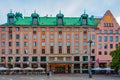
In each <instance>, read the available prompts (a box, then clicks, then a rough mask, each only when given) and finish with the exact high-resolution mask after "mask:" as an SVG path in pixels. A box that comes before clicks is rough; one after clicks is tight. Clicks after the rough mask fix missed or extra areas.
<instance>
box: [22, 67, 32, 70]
mask: <svg viewBox="0 0 120 80" xmlns="http://www.w3.org/2000/svg"><path fill="white" fill-rule="evenodd" d="M24 70H33V68H31V67H26V68H24Z"/></svg>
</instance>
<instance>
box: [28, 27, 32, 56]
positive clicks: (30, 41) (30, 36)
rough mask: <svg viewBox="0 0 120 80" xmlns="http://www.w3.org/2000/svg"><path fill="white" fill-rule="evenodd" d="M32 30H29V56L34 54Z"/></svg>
mask: <svg viewBox="0 0 120 80" xmlns="http://www.w3.org/2000/svg"><path fill="white" fill-rule="evenodd" d="M32 33H33V32H32V28H30V30H29V44H28V45H29V50H28V54H32V52H33V51H32V50H33V49H32V45H33V43H32V40H33V38H32Z"/></svg>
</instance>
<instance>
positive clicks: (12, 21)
mask: <svg viewBox="0 0 120 80" xmlns="http://www.w3.org/2000/svg"><path fill="white" fill-rule="evenodd" d="M14 17H15V15H14V13H12V11H10V13H8V14H7V18H8V24H10V25H11V24H14Z"/></svg>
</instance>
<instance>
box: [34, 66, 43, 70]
mask: <svg viewBox="0 0 120 80" xmlns="http://www.w3.org/2000/svg"><path fill="white" fill-rule="evenodd" d="M35 70H45V69H44V68H42V67H38V68H36V69H35Z"/></svg>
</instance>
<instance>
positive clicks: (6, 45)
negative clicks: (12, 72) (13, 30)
mask: <svg viewBox="0 0 120 80" xmlns="http://www.w3.org/2000/svg"><path fill="white" fill-rule="evenodd" d="M5 34H6V35H5V36H6V37H5V38H6V40H5V54H6V61H7V62H8V44H9V41H8V37H9V35H8V28H6V33H5ZM5 66H6V67H8V64H5Z"/></svg>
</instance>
